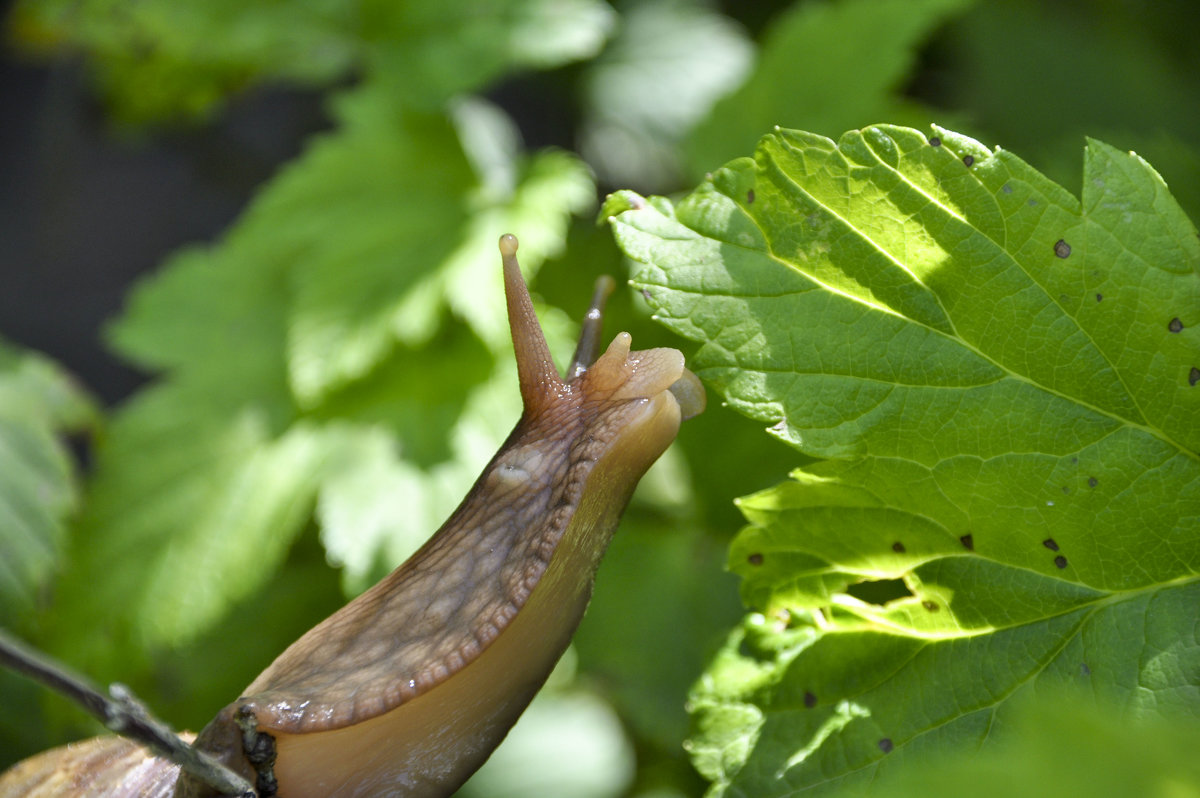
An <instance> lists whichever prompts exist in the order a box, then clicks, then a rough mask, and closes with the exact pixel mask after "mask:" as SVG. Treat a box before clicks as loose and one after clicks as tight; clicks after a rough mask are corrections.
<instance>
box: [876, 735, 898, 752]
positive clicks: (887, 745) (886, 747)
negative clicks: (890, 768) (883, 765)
mask: <svg viewBox="0 0 1200 798" xmlns="http://www.w3.org/2000/svg"><path fill="white" fill-rule="evenodd" d="M895 747H896V746H894V745H892V738H891V737H884V738H883V739H882V740H880V741H879V750H880V751H883V752H884V753H885V754H890V753H891V752H892V749H893V748H895Z"/></svg>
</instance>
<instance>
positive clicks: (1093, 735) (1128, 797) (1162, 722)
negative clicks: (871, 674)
mask: <svg viewBox="0 0 1200 798" xmlns="http://www.w3.org/2000/svg"><path fill="white" fill-rule="evenodd" d="M1093 704H1094V700H1092V699H1089V698H1087V697H1084V696H1082V695H1072V696H1069V697H1063V696H1058V697H1054V698H1051V699H1049V700H1039V701H1038V703H1037V704H1036V705H1035V704H1033V703H1030V705H1028V706H1023V707H1021V708H1020V709H1019V711H1018V712H1016V713H1014V715H1015V717H1014V718H1013V727H1012V729H1011V730H1010V731H1009V732H1007V733H1006V736H1005V739H1004V742H1003V743H1002V744H1001V745H999V746H997V747H995V748H992V749H990V750H988V751H986V752H984V753H983V754H981V755H980V754H974V755H972V754H973V752H971V753H968V754H966V755H962V756H957V757H953V758H951V759H950V761H948V762H946V763H944V764H943V765H942V766H941V767H938V768H928V769H921V770H918V769H912V770H909V771H906V772H904V773H903V774H901V775H900V778H897V779H884V780H881V781H880V782H878V783H877V784H876V785H874V787H873V788H872V790H871V794H873V795H880V796H887V798H937V796H946V797H947V798H950V796H962V795H971V796H976V798H1007V796H1012V795H1021V796H1028V797H1029V798H1043V797H1044V798H1059V796H1064V795H1103V796H1106V798H1151V797H1153V798H1172V796H1184V795H1188V796H1192V795H1200V763H1198V762H1197V759H1196V757H1195V755H1194V752H1195V750H1196V746H1197V745H1200V727H1198V726H1197V724H1196V723H1195V722H1194V721H1188V720H1184V719H1179V718H1172V719H1169V720H1168V719H1164V718H1161V717H1132V718H1130V717H1123V716H1122V715H1121V713H1119V712H1116V711H1114V710H1113V709H1112V708H1110V707H1106V706H1103V705H1101V706H1099V707H1096V706H1093Z"/></svg>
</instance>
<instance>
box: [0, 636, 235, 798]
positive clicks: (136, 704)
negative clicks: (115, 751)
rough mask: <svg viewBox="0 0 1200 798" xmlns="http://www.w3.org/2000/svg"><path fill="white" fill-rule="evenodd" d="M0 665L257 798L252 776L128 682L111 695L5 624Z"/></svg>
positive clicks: (230, 790) (221, 788)
mask: <svg viewBox="0 0 1200 798" xmlns="http://www.w3.org/2000/svg"><path fill="white" fill-rule="evenodd" d="M0 665H4V666H5V667H7V668H9V669H10V670H13V671H16V672H17V673H21V674H24V675H25V676H28V677H29V678H31V679H33V680H34V681H35V682H39V683H41V684H42V685H44V686H46V687H48V688H50V689H51V690H53V691H55V692H56V693H59V694H60V695H63V696H65V697H67V698H69V699H70V700H72V701H74V702H75V703H76V704H79V706H81V707H83V708H84V709H85V710H87V711H88V712H89V713H90V714H91V715H93V716H94V717H96V718H97V719H98V720H99V721H100V722H101V723H103V724H104V725H105V726H106V727H107V728H109V729H110V730H112V731H113V732H116V733H117V734H119V735H121V736H122V737H127V738H129V739H131V740H133V741H135V742H138V743H141V744H142V745H144V746H146V747H147V748H149V749H150V750H151V751H153V752H154V753H155V754H156V755H158V756H161V757H163V758H165V759H168V760H170V761H171V762H174V763H175V764H176V765H179V766H180V767H181V768H183V770H185V771H187V772H188V773H190V774H192V775H193V776H195V777H196V778H198V779H200V780H201V781H203V782H204V783H205V784H206V785H208V786H209V787H212V788H213V789H214V790H216V791H217V792H219V793H220V794H221V795H228V796H238V798H256V796H257V795H258V793H256V792H255V791H254V788H253V787H252V786H251V785H250V783H249V782H248V781H246V780H245V779H243V778H242V777H241V776H239V775H237V774H236V773H234V772H233V771H231V770H229V769H228V768H227V767H225V766H224V765H222V764H221V763H220V762H218V761H217V760H215V759H213V758H212V757H211V756H209V755H208V754H205V753H204V752H202V751H199V750H197V749H195V748H193V747H192V746H191V745H189V744H188V743H187V741H186V740H184V739H183V738H182V737H180V736H179V735H178V734H176V733H175V732H174V731H173V730H172V729H171V727H170V726H168V725H167V724H166V723H164V722H163V721H161V720H159V719H158V718H156V717H154V716H153V715H152V714H151V713H150V710H149V709H147V708H146V705H145V704H143V703H142V702H141V700H140V699H138V698H137V696H135V695H134V694H133V692H132V691H131V690H130V689H129V688H128V687H126V686H125V685H123V684H117V683H114V684H112V685H110V686H109V688H108V692H109V694H108V695H105V694H104V693H102V692H101V691H100V690H99V689H98V688H97V687H96V686H95V685H94V684H92V682H91V681H89V680H88V679H86V678H85V677H83V676H81V675H79V674H77V673H75V672H73V671H72V670H71V669H70V668H68V667H67V666H66V665H64V664H63V663H61V662H58V661H56V660H54V659H52V658H51V657H49V656H48V655H47V654H44V653H42V652H40V651H37V650H35V649H33V648H32V647H30V646H28V645H27V644H25V643H23V642H21V641H20V640H18V639H17V638H15V637H13V636H12V635H10V634H9V633H8V632H7V631H6V630H4V629H0Z"/></svg>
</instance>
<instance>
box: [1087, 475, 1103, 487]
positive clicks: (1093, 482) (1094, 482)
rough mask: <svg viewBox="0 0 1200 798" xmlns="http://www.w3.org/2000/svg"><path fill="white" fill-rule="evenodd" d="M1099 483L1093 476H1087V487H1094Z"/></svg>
mask: <svg viewBox="0 0 1200 798" xmlns="http://www.w3.org/2000/svg"><path fill="white" fill-rule="evenodd" d="M1099 484H1100V480H1098V479H1096V478H1095V477H1088V487H1089V488H1094V487H1096V486H1097V485H1099Z"/></svg>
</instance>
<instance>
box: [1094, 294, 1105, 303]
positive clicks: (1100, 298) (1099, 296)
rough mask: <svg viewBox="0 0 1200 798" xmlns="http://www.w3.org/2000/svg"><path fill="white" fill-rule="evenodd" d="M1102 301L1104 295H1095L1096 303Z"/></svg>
mask: <svg viewBox="0 0 1200 798" xmlns="http://www.w3.org/2000/svg"><path fill="white" fill-rule="evenodd" d="M1103 299H1104V294H1096V301H1097V302H1099V301H1101V300H1103Z"/></svg>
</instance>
